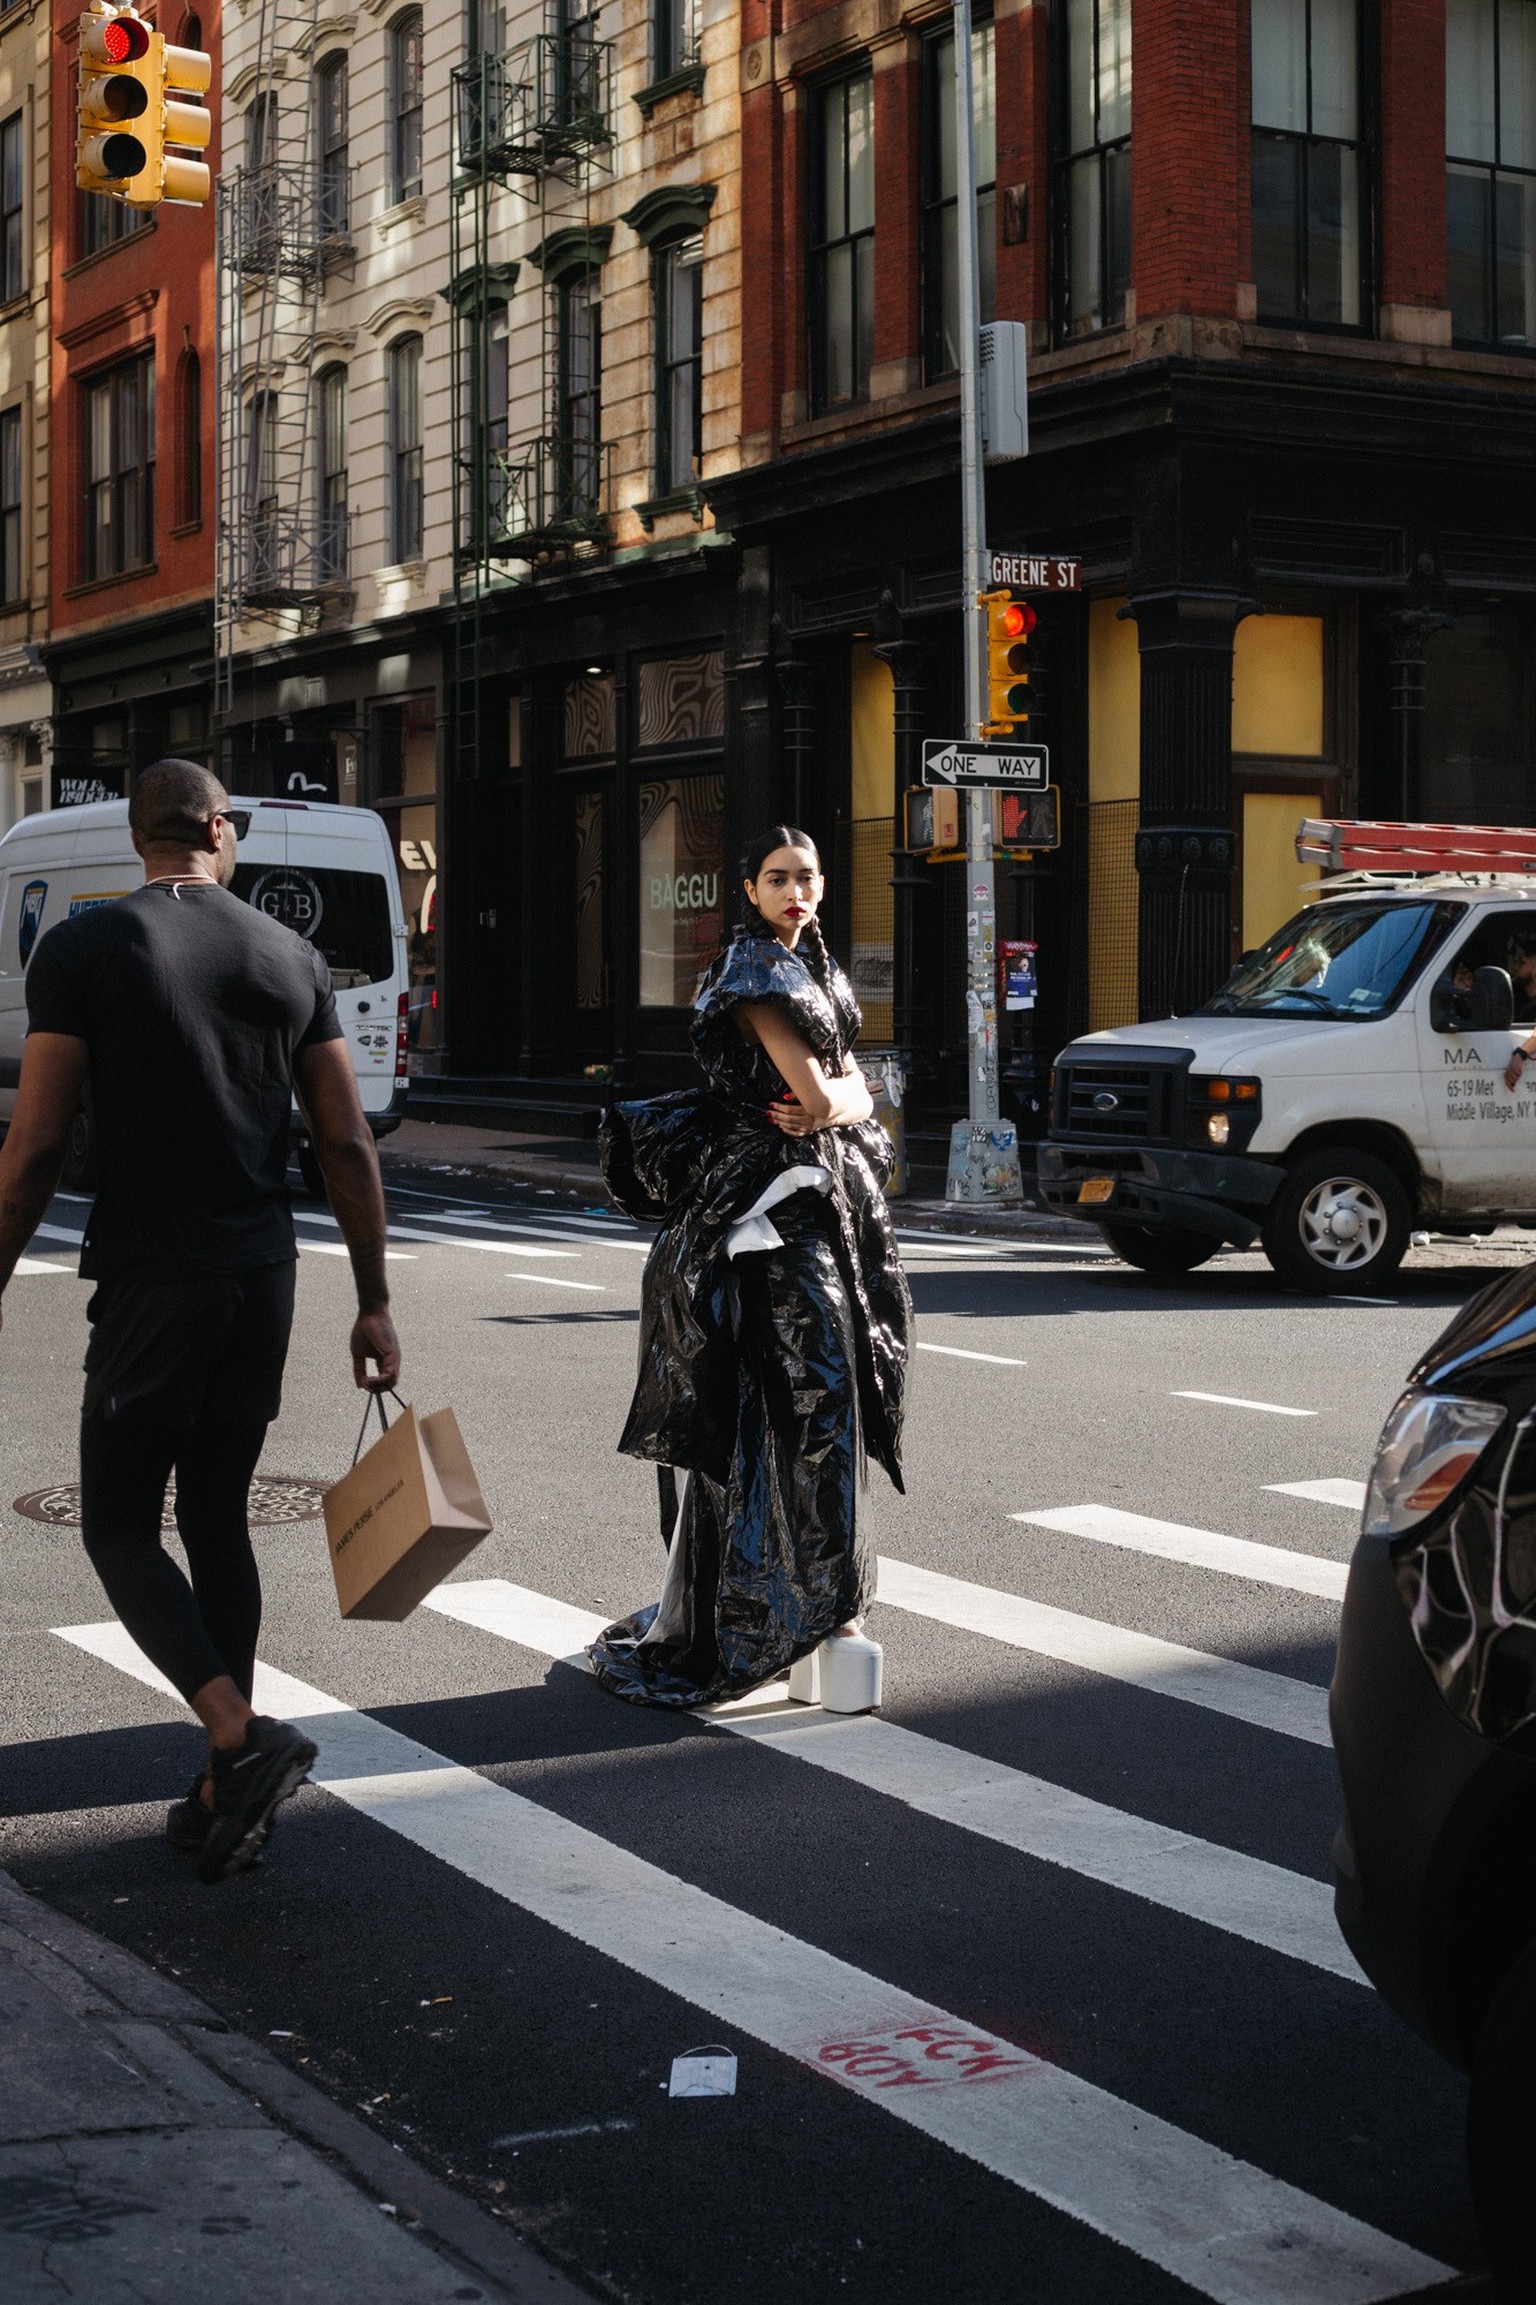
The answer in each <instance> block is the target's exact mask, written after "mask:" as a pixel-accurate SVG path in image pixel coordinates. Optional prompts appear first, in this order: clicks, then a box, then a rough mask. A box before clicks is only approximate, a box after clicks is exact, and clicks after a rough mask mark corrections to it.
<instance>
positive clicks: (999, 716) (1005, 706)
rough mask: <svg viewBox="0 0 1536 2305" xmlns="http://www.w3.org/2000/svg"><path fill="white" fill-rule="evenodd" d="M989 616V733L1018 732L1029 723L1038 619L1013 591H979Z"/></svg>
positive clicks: (985, 727)
mask: <svg viewBox="0 0 1536 2305" xmlns="http://www.w3.org/2000/svg"><path fill="white" fill-rule="evenodd" d="M977 599H978V602H979V604H980V606H981V607H982V608H983V609H985V611H986V617H987V717H986V720H985V721H984V722H983V724H982V731H981V733H982V735H983V736H986V737H1009V736H1015V735H1017V734H1018V733H1019V731H1020V730H1021V729H1024V728H1027V727H1028V726H1029V636H1030V634H1031V633H1032V632H1033V631H1034V629H1035V625H1036V622H1037V621H1038V620H1037V618H1036V616H1035V612H1034V610H1033V609H1032V608H1031V607H1030V605H1029V603H1028V601H1025V600H1015V599H1014V597H1013V595H1012V593H1011V592H983V593H979V594H978V595H977Z"/></svg>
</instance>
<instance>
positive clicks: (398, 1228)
mask: <svg viewBox="0 0 1536 2305" xmlns="http://www.w3.org/2000/svg"><path fill="white" fill-rule="evenodd" d="M389 1237H390V1239H391V1240H392V1241H430V1242H431V1243H432V1245H433V1247H434V1248H440V1249H483V1250H484V1251H485V1252H486V1253H487V1254H488V1255H490V1256H493V1257H558V1258H559V1259H560V1260H561V1262H562V1263H566V1264H569V1263H572V1262H574V1261H575V1259H576V1258H578V1257H579V1256H580V1255H581V1251H580V1249H536V1248H531V1247H530V1246H529V1244H528V1243H527V1242H526V1241H476V1240H467V1239H466V1238H465V1236H464V1235H463V1234H462V1233H429V1232H424V1231H423V1230H422V1228H421V1226H420V1225H396V1224H392V1225H391V1226H390V1228H389Z"/></svg>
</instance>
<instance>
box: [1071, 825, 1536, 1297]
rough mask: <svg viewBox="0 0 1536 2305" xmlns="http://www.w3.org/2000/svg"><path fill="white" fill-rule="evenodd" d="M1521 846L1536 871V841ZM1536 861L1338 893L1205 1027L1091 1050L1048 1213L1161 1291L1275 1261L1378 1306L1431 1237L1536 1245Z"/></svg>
mask: <svg viewBox="0 0 1536 2305" xmlns="http://www.w3.org/2000/svg"><path fill="white" fill-rule="evenodd" d="M1330 829H1332V828H1328V827H1321V826H1318V827H1304V832H1307V831H1312V832H1314V833H1317V834H1319V835H1321V834H1322V833H1324V832H1326V831H1328V830H1330ZM1338 829H1339V830H1340V831H1346V832H1347V831H1350V830H1352V829H1355V828H1344V827H1341V828H1338ZM1358 829H1360V830H1361V831H1365V830H1366V829H1369V830H1370V831H1371V832H1372V833H1373V834H1385V833H1389V832H1390V833H1398V834H1402V835H1405V836H1406V835H1408V834H1410V833H1413V832H1422V831H1423V830H1425V829H1428V830H1431V831H1434V832H1437V833H1439V834H1442V835H1443V836H1444V837H1443V838H1442V839H1440V840H1439V841H1438V842H1437V843H1436V842H1431V843H1429V844H1428V851H1427V853H1428V854H1429V855H1430V856H1433V855H1435V854H1436V853H1437V852H1438V854H1439V855H1440V856H1441V857H1454V856H1456V855H1457V854H1458V853H1460V854H1464V855H1466V856H1468V857H1470V858H1471V859H1472V860H1473V861H1474V862H1481V861H1483V860H1484V859H1485V858H1486V857H1487V856H1488V855H1489V853H1490V851H1491V849H1492V848H1493V847H1494V846H1495V845H1496V843H1495V841H1494V836H1492V835H1483V834H1481V833H1480V832H1478V831H1477V830H1476V829H1474V830H1473V831H1472V832H1469V833H1468V834H1467V835H1466V836H1465V837H1464V840H1463V843H1462V847H1461V849H1460V850H1459V851H1458V849H1457V847H1456V846H1455V844H1454V841H1453V840H1452V838H1451V835H1452V834H1453V832H1454V831H1455V828H1445V827H1437V828H1410V827H1372V828H1358ZM1504 840H1505V846H1506V848H1507V849H1508V850H1510V852H1511V853H1513V852H1514V851H1516V850H1518V848H1519V847H1520V846H1521V844H1523V845H1524V847H1525V849H1526V850H1527V852H1529V851H1531V850H1532V849H1536V834H1531V833H1521V834H1509V835H1507V836H1504ZM1399 846H1400V848H1402V849H1403V850H1404V851H1405V852H1406V851H1408V850H1410V849H1411V848H1412V846H1413V844H1412V843H1411V842H1410V841H1408V840H1407V839H1406V838H1405V839H1404V840H1403V841H1401V842H1400V843H1399ZM1298 848H1299V852H1300V853H1302V854H1304V855H1305V854H1307V853H1308V852H1307V851H1306V850H1305V849H1304V848H1303V847H1302V845H1301V843H1298ZM1334 851H1335V853H1336V854H1337V853H1341V851H1340V844H1339V843H1337V842H1335V844H1334ZM1349 852H1350V844H1349V843H1348V842H1347V841H1346V842H1345V843H1344V844H1343V846H1342V853H1343V854H1344V855H1345V856H1346V857H1347V856H1348V854H1349ZM1356 853H1360V851H1359V850H1358V848H1357V850H1356ZM1370 853H1372V854H1375V855H1388V854H1390V853H1391V845H1390V843H1388V844H1385V845H1382V844H1380V843H1378V846H1377V847H1376V848H1375V849H1373V850H1371V851H1370ZM1415 853H1420V854H1421V855H1422V854H1423V853H1424V851H1423V844H1422V843H1421V844H1420V849H1419V851H1417V852H1415ZM1528 862H1529V866H1530V869H1529V870H1527V871H1525V872H1521V873H1487V872H1481V873H1479V872H1465V871H1460V872H1459V871H1444V870H1442V871H1439V872H1429V873H1425V872H1417V873H1414V872H1406V873H1403V872H1393V873H1390V874H1386V873H1376V872H1367V873H1358V872H1356V873H1346V874H1345V875H1344V876H1342V877H1341V878H1339V879H1337V880H1336V881H1334V882H1333V883H1330V882H1329V881H1327V880H1325V881H1324V882H1323V887H1322V894H1321V896H1320V899H1319V901H1318V902H1317V903H1316V904H1314V905H1311V906H1309V907H1308V908H1307V909H1306V910H1305V911H1304V912H1300V913H1298V914H1297V915H1296V917H1295V918H1294V919H1293V920H1289V921H1287V922H1286V924H1285V926H1284V927H1283V928H1282V929H1280V930H1279V931H1278V932H1277V933H1276V934H1275V935H1274V936H1272V937H1271V938H1270V940H1269V942H1268V943H1267V944H1266V945H1265V946H1264V947H1263V949H1262V950H1261V951H1259V952H1256V953H1250V954H1246V955H1245V956H1244V959H1243V961H1242V963H1241V964H1240V965H1239V967H1238V968H1236V969H1235V970H1234V971H1233V974H1232V976H1231V979H1230V980H1229V982H1228V983H1227V984H1225V985H1224V986H1223V987H1222V988H1221V990H1220V991H1219V992H1218V993H1217V994H1216V995H1215V996H1214V997H1213V998H1212V999H1211V1000H1209V1001H1208V1002H1207V1003H1206V1005H1205V1007H1204V1008H1203V1009H1201V1010H1200V1011H1199V1012H1198V1013H1197V1014H1196V1015H1193V1016H1178V1017H1170V1018H1168V1019H1166V1020H1165V1021H1164V1022H1162V1023H1157V1024H1141V1025H1127V1026H1123V1027H1121V1028H1118V1029H1116V1030H1114V1031H1110V1032H1096V1033H1090V1034H1089V1035H1088V1036H1087V1037H1086V1038H1085V1039H1082V1040H1076V1041H1073V1042H1072V1044H1071V1045H1070V1047H1068V1048H1065V1049H1063V1051H1062V1052H1061V1055H1060V1056H1059V1057H1058V1058H1057V1060H1056V1066H1055V1070H1054V1073H1053V1075H1052V1089H1051V1122H1050V1134H1049V1136H1048V1138H1047V1139H1046V1141H1045V1142H1044V1143H1042V1145H1041V1146H1040V1149H1039V1179H1040V1188H1041V1193H1042V1196H1043V1198H1044V1199H1045V1200H1046V1202H1047V1203H1048V1204H1049V1205H1050V1206H1051V1207H1052V1208H1054V1209H1057V1210H1059V1211H1061V1212H1062V1213H1063V1214H1071V1215H1073V1216H1080V1217H1087V1218H1091V1219H1092V1221H1093V1222H1094V1223H1096V1224H1097V1225H1099V1227H1100V1228H1101V1230H1102V1231H1103V1233H1104V1235H1105V1237H1106V1239H1107V1240H1108V1242H1109V1244H1110V1246H1111V1247H1112V1248H1114V1249H1115V1250H1116V1252H1117V1253H1118V1254H1119V1255H1121V1256H1122V1257H1124V1258H1125V1259H1126V1261H1127V1262H1128V1263H1131V1264H1136V1265H1140V1266H1141V1267H1143V1269H1145V1270H1147V1271H1149V1272H1162V1273H1172V1272H1187V1271H1189V1270H1190V1269H1191V1268H1192V1267H1193V1266H1195V1265H1198V1264H1201V1263H1203V1262H1204V1260H1205V1259H1206V1258H1207V1257H1209V1256H1213V1255H1214V1254H1215V1252H1216V1250H1217V1249H1218V1248H1220V1247H1221V1246H1222V1245H1223V1243H1227V1244H1231V1245H1233V1246H1237V1247H1249V1246H1251V1245H1252V1244H1253V1243H1254V1241H1255V1240H1257V1241H1259V1242H1261V1243H1262V1245H1263V1248H1264V1251H1265V1253H1266V1255H1267V1256H1268V1258H1269V1261H1270V1263H1271V1264H1272V1265H1273V1266H1274V1268H1275V1270H1276V1271H1277V1272H1278V1273H1279V1274H1280V1275H1281V1277H1282V1278H1283V1279H1284V1280H1286V1281H1288V1282H1289V1283H1291V1285H1292V1286H1294V1287H1301V1288H1306V1289H1311V1290H1316V1291H1360V1290H1369V1289H1370V1288H1372V1287H1374V1286H1375V1285H1376V1284H1377V1283H1379V1282H1380V1281H1382V1280H1383V1279H1385V1277H1386V1276H1387V1275H1388V1274H1389V1273H1391V1272H1392V1271H1393V1270H1395V1268H1396V1266H1397V1264H1398V1262H1399V1260H1400V1259H1401V1257H1402V1255H1403V1252H1404V1250H1405V1249H1406V1247H1407V1246H1408V1237H1409V1233H1410V1230H1411V1229H1412V1228H1413V1227H1414V1226H1415V1225H1423V1226H1426V1227H1432V1228H1433V1229H1435V1230H1436V1231H1439V1232H1444V1233H1451V1234H1458V1233H1459V1234H1463V1235H1468V1234H1472V1233H1481V1232H1487V1231H1490V1230H1491V1229H1492V1227H1493V1226H1494V1225H1495V1224H1496V1223H1498V1222H1500V1221H1501V1220H1507V1219H1514V1220H1516V1221H1520V1222H1525V1223H1532V1222H1536V1061H1533V1062H1532V1064H1531V1065H1530V1067H1529V1068H1528V1070H1527V1071H1526V1073H1525V1075H1524V1077H1523V1078H1522V1079H1521V1081H1520V1084H1519V1085H1518V1087H1516V1088H1515V1089H1513V1090H1511V1089H1509V1088H1506V1086H1505V1083H1504V1073H1505V1068H1506V1066H1507V1065H1508V1064H1509V1062H1510V1057H1511V1053H1512V1051H1513V1050H1514V1049H1515V1048H1516V1046H1518V1045H1519V1043H1520V1042H1522V1041H1523V1040H1525V1039H1526V1038H1527V1037H1528V1036H1529V1035H1530V1034H1531V1032H1532V1031H1533V1030H1536V856H1530V857H1529V858H1528ZM1528 953H1529V954H1530V955H1532V956H1533V957H1532V958H1531V959H1530V960H1527V958H1526V955H1527V954H1528Z"/></svg>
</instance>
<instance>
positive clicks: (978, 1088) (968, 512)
mask: <svg viewBox="0 0 1536 2305" xmlns="http://www.w3.org/2000/svg"><path fill="white" fill-rule="evenodd" d="M953 5H954V12H955V192H956V196H957V197H956V201H955V207H956V211H957V215H956V224H957V227H958V235H957V236H958V254H959V274H960V277H959V290H960V312H959V323H960V496H961V522H962V536H963V562H962V569H961V584H960V603H961V617H962V621H963V624H964V628H965V720H966V735H967V736H968V737H970V738H972V739H974V740H975V741H977V742H980V741H981V740H982V737H983V732H984V728H985V724H986V722H987V719H988V717H989V713H988V694H987V660H986V649H985V645H984V637H983V635H984V628H983V621H982V614H983V612H982V610H981V608H980V607H979V606H978V596H979V594H981V593H982V592H984V591H985V590H986V548H987V495H986V465H985V463H984V461H983V447H982V438H981V364H980V355H981V288H980V271H979V267H978V262H977V248H976V136H975V100H974V96H973V93H972V58H971V0H953ZM965 812H966V865H965V875H966V881H965V962H966V993H965V1007H966V1028H967V1030H966V1044H967V1045H966V1054H967V1063H966V1074H967V1085H968V1094H967V1100H966V1101H967V1106H968V1119H967V1120H965V1121H957V1122H956V1124H955V1127H954V1130H953V1133H952V1135H951V1138H950V1148H949V1175H948V1179H947V1181H946V1184H945V1188H944V1189H945V1198H946V1199H948V1200H953V1201H991V1202H994V1203H996V1202H999V1201H1009V1200H1017V1199H1019V1198H1020V1179H1019V1152H1018V1139H1017V1133H1016V1131H1015V1130H1014V1128H1013V1126H1012V1124H1011V1123H1004V1122H1003V1121H1002V1119H1001V1108H1000V1105H999V1101H998V1050H997V887H996V875H995V871H994V867H993V862H992V795H991V793H990V792H987V791H975V790H973V791H971V792H968V793H967V794H966V800H965Z"/></svg>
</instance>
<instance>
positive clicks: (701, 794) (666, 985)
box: [640, 776, 725, 1008]
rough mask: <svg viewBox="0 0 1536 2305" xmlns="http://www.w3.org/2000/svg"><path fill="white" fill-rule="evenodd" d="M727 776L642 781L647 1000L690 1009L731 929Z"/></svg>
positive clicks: (643, 985) (645, 1004)
mask: <svg viewBox="0 0 1536 2305" xmlns="http://www.w3.org/2000/svg"><path fill="white" fill-rule="evenodd" d="M724 866H725V779H724V777H723V776H683V777H669V778H666V779H665V780H663V781H660V782H657V783H655V784H643V785H642V786H641V787H640V1005H641V1007H642V1008H689V1007H691V1006H692V1004H693V997H694V994H695V992H696V991H697V989H698V982H699V978H700V977H701V976H702V974H703V972H704V969H705V968H706V966H707V965H708V963H709V962H710V961H711V960H712V959H713V958H714V955H715V954H716V952H717V951H718V950H719V948H720V944H721V940H722V936H723V932H724V920H725V913H724V902H723V898H724V881H725V871H724Z"/></svg>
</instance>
